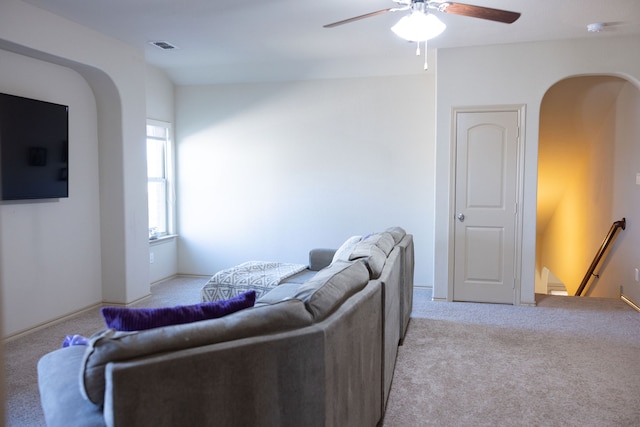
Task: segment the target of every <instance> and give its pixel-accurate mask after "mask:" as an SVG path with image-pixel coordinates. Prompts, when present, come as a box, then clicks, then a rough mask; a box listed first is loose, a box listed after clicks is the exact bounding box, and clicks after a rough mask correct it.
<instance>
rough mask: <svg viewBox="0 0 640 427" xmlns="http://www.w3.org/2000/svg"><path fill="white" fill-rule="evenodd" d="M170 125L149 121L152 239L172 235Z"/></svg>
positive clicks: (150, 231) (149, 196)
mask: <svg viewBox="0 0 640 427" xmlns="http://www.w3.org/2000/svg"><path fill="white" fill-rule="evenodd" d="M172 154H173V150H172V144H171V124H169V123H165V122H159V121H155V120H148V121H147V183H148V190H147V193H148V198H149V239H157V238H158V237H162V236H166V235H169V234H172V233H173V228H174V227H173V181H172V178H173V177H172V172H173V161H172V158H173V156H172Z"/></svg>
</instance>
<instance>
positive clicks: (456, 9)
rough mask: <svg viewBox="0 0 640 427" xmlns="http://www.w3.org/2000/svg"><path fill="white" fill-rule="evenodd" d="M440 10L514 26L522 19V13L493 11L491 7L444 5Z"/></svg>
mask: <svg viewBox="0 0 640 427" xmlns="http://www.w3.org/2000/svg"><path fill="white" fill-rule="evenodd" d="M438 10H440V12H445V13H452V14H454V15H463V16H470V17H472V18H480V19H488V20H490V21H497V22H503V23H505V24H512V23H513V22H515V21H516V20H517V19H518V18H520V13H518V12H510V11H508V10H501V9H492V8H490V7H482V6H474V5H471V4H464V3H450V2H446V3H442V4H441V5H440V6H439V7H438Z"/></svg>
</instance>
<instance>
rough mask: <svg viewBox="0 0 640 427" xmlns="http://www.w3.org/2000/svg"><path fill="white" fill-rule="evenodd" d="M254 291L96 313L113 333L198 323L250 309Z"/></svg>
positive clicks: (112, 309) (102, 309)
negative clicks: (213, 298) (193, 302)
mask: <svg viewBox="0 0 640 427" xmlns="http://www.w3.org/2000/svg"><path fill="white" fill-rule="evenodd" d="M255 301H256V291H253V290H251V291H247V292H244V293H242V294H240V295H237V296H235V297H233V298H230V299H228V300H220V301H214V302H205V303H201V304H193V305H178V306H175V307H152V308H147V307H143V308H130V307H102V308H101V309H100V312H101V313H102V316H103V317H104V322H105V324H106V325H107V328H111V329H115V330H116V331H142V330H144V329H151V328H159V327H161V326H169V325H180V324H183V323H191V322H197V321H200V320H207V319H216V318H218V317H222V316H226V315H227V314H231V313H235V312H236V311H239V310H243V309H245V308H249V307H253V305H254V303H255Z"/></svg>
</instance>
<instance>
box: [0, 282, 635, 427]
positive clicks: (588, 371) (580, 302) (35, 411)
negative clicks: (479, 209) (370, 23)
mask: <svg viewBox="0 0 640 427" xmlns="http://www.w3.org/2000/svg"><path fill="white" fill-rule="evenodd" d="M207 280H208V278H200V277H198V278H193V277H179V278H176V279H173V280H170V281H167V282H163V283H161V284H158V285H154V286H153V287H152V296H151V297H150V298H147V299H145V300H143V301H140V302H139V303H138V304H136V305H137V306H171V305H178V304H192V303H196V302H198V300H199V291H200V288H202V286H204V284H205V283H206V281H207ZM102 328H103V325H102V321H101V317H100V314H99V312H98V309H92V310H88V311H87V312H84V313H82V314H79V315H77V316H74V317H72V318H70V319H67V320H64V321H62V322H59V323H57V324H55V325H52V326H49V327H47V328H44V329H42V330H39V331H36V332H33V333H31V334H29V335H27V336H24V337H21V338H18V339H15V340H12V341H9V342H8V343H6V345H5V349H4V350H5V356H6V359H7V360H6V379H7V383H8V384H7V389H8V401H7V420H6V425H7V426H8V427H13V426H21V427H22V426H29V427H37V426H43V425H44V421H43V417H42V411H41V409H40V404H39V396H38V389H37V380H36V369H35V366H36V363H37V361H38V359H39V358H40V357H41V356H42V355H43V354H45V353H47V352H49V351H51V350H54V349H56V348H58V347H59V346H60V344H61V343H62V340H63V339H64V336H65V335H67V334H71V333H77V334H81V335H90V334H92V333H93V332H95V331H97V330H100V329H102ZM637 425H640V313H638V312H636V311H634V310H632V309H631V308H630V307H629V306H627V305H626V304H624V303H623V302H622V301H619V300H607V299H595V298H579V297H560V296H545V295H538V306H537V307H515V306H507V305H494V304H474V303H445V302H432V301H431V291H430V290H429V289H416V291H415V292H414V309H413V313H412V319H411V322H410V324H409V331H408V333H407V336H406V338H405V341H404V345H403V346H401V347H400V349H399V352H398V359H397V364H396V369H395V374H394V379H393V384H392V387H391V393H390V396H389V401H388V404H387V411H386V414H385V420H384V426H385V427H406V426H411V427H420V426H438V427H441V426H442V427H446V426H637Z"/></svg>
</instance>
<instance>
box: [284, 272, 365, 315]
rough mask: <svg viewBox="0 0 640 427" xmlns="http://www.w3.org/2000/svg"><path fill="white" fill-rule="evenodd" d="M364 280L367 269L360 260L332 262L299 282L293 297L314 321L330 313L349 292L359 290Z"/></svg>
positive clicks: (353, 292)
mask: <svg viewBox="0 0 640 427" xmlns="http://www.w3.org/2000/svg"><path fill="white" fill-rule="evenodd" d="M368 282H369V271H368V270H367V267H366V266H365V264H364V261H362V260H358V261H356V262H348V261H336V262H333V263H332V264H331V265H330V266H329V267H327V268H325V269H323V270H320V271H319V272H318V274H316V275H315V277H314V278H313V279H311V280H309V281H308V282H307V283H305V284H303V285H301V286H300V287H299V288H298V291H297V292H296V293H295V295H293V298H296V299H299V300H302V301H303V302H304V304H305V307H306V308H307V310H308V311H309V313H311V316H312V317H313V320H314V321H315V322H318V321H320V320H322V319H324V318H326V317H327V316H329V315H330V314H331V313H333V312H334V311H335V310H336V309H337V308H338V307H339V306H340V305H341V304H342V303H343V302H344V301H346V300H347V299H348V298H349V297H350V296H351V295H353V294H355V293H356V292H358V291H360V290H362V289H363V288H364V287H365V285H366V284H367V283H368Z"/></svg>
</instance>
